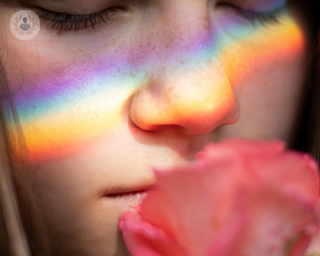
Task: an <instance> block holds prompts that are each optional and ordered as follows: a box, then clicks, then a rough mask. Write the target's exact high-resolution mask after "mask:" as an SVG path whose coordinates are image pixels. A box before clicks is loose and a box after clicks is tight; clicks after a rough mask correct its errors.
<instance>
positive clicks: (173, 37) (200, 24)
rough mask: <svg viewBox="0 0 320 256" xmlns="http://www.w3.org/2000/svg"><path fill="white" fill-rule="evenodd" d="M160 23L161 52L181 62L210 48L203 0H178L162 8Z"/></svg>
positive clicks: (207, 21)
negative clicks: (162, 48)
mask: <svg viewBox="0 0 320 256" xmlns="http://www.w3.org/2000/svg"><path fill="white" fill-rule="evenodd" d="M165 13H166V15H164V18H163V19H164V21H163V22H162V24H165V25H163V26H161V29H160V30H161V31H160V33H161V35H162V38H161V41H162V42H161V43H162V45H163V46H164V48H165V49H166V50H165V52H164V53H163V52H162V55H165V56H167V57H168V58H176V59H177V60H178V59H179V61H181V59H182V58H186V57H188V56H190V55H194V54H198V55H199V53H200V52H202V53H203V52H206V53H208V51H212V50H213V47H212V46H213V39H214V36H213V33H212V31H211V28H210V20H209V16H208V8H207V5H206V1H185V0H184V1H183V0H179V1H177V2H176V3H175V4H174V5H172V6H170V7H168V8H167V10H165Z"/></svg>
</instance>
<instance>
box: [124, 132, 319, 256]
mask: <svg viewBox="0 0 320 256" xmlns="http://www.w3.org/2000/svg"><path fill="white" fill-rule="evenodd" d="M196 159H197V161H196V162H193V163H190V165H185V166H179V167H175V168H172V169H168V170H157V169H154V172H155V175H156V177H157V180H158V183H157V186H156V188H154V189H153V190H151V191H150V192H149V193H148V195H147V196H146V197H145V199H144V201H143V202H142V204H141V206H140V207H139V210H138V212H131V211H130V212H126V213H124V214H123V216H122V217H121V219H120V220H119V228H120V231H121V232H122V235H123V238H124V241H125V244H126V246H127V248H128V250H129V251H130V253H131V254H132V255H133V256H230V255H236V256H244V255H246V256H257V255H259V256H284V255H285V256H300V255H303V253H304V252H305V251H306V249H307V247H308V245H309V243H310V239H311V238H312V236H313V235H314V234H315V233H316V232H317V230H318V226H319V218H318V215H319V214H318V211H317V210H316V209H318V208H317V205H318V198H319V176H318V166H317V164H316V162H315V161H314V160H313V159H312V158H311V157H310V156H309V155H308V154H302V153H299V152H295V151H292V150H287V151H285V144H284V143H283V142H281V141H277V140H273V141H259V140H249V139H239V138H238V139H236V138H233V139H226V140H224V141H222V142H220V143H218V144H213V143H209V144H207V145H206V146H205V148H204V151H202V152H200V153H197V154H196Z"/></svg>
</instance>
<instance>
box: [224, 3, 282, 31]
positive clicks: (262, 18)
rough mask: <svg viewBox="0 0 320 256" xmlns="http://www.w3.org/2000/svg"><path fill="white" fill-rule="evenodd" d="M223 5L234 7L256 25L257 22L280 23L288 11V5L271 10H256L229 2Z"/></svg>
mask: <svg viewBox="0 0 320 256" xmlns="http://www.w3.org/2000/svg"><path fill="white" fill-rule="evenodd" d="M221 5H223V6H225V7H228V8H232V10H233V11H235V12H236V13H237V14H238V15H240V16H242V17H243V18H245V19H246V20H248V21H249V22H250V23H251V24H252V25H255V23H256V22H259V23H260V24H261V25H262V26H266V25H268V24H271V25H272V24H279V23H280V18H282V17H283V16H284V15H285V14H286V12H287V6H286V5H283V6H281V7H280V8H277V9H275V10H273V11H269V12H255V11H251V10H247V9H243V8H240V7H237V6H235V5H232V4H228V3H225V4H221Z"/></svg>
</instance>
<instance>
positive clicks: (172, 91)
mask: <svg viewBox="0 0 320 256" xmlns="http://www.w3.org/2000/svg"><path fill="white" fill-rule="evenodd" d="M195 12H196V11H195V9H193V15H195ZM203 13H204V12H203V11H202V15H203ZM190 15H191V14H190ZM190 15H189V16H188V19H187V20H188V23H189V22H191V23H192V21H190V19H192V18H191V16H190ZM177 16H179V13H177V12H176V13H175V16H174V17H177ZM171 17H172V16H171ZM202 17H203V16H202ZM177 19H178V20H179V22H176V23H175V24H174V25H173V26H174V27H175V31H174V36H172V34H171V35H170V37H171V38H170V41H171V42H173V43H172V44H171V46H170V47H168V45H166V46H164V47H163V49H162V56H164V55H165V56H166V58H162V59H165V60H167V62H166V63H164V64H163V65H164V66H165V68H163V66H162V68H161V65H157V67H156V68H154V69H152V68H151V69H149V70H150V72H149V74H148V75H147V79H146V80H145V82H144V84H142V85H141V86H139V87H138V88H137V90H136V91H135V93H134V95H133V98H132V101H131V105H130V118H131V120H132V121H133V122H134V123H135V125H136V126H138V127H140V128H141V129H143V130H146V131H155V130H157V129H161V128H163V127H166V126H179V127H180V128H182V130H183V132H184V133H185V134H190V135H197V134H203V133H209V132H211V131H213V130H214V129H216V128H217V127H219V126H221V125H225V124H234V123H236V122H237V121H238V119H239V116H240V106H239V104H238V100H237V98H236V96H235V94H234V92H233V90H232V87H231V84H230V81H229V79H228V77H227V75H226V72H225V71H224V69H223V67H222V65H221V63H220V61H219V56H218V55H216V54H215V55H212V56H211V58H208V55H206V54H204V51H205V50H204V49H207V48H208V45H211V47H215V44H214V41H215V40H214V31H213V30H212V29H208V27H210V19H209V18H204V19H201V20H202V22H199V19H198V18H197V19H196V21H195V22H193V23H192V24H194V25H193V29H191V30H190V29H189V30H188V29H187V27H188V26H189V24H187V23H186V24H182V21H183V19H179V17H177ZM195 24H196V25H195ZM195 26H196V27H195ZM168 27H170V26H169V25H168V24H167V28H168ZM179 27H180V29H179ZM189 27H190V26H189ZM188 31H190V32H188ZM191 33H192V35H190V34H191ZM168 34H170V31H167V30H166V29H165V30H164V31H163V33H162V35H163V36H168ZM182 37H184V39H183V40H181V38H182ZM172 38H176V39H177V40H179V42H178V43H174V40H173V39H172ZM186 38H193V39H194V38H202V40H198V41H197V47H196V48H194V49H193V50H191V51H192V53H190V51H189V52H188V53H186V51H179V49H173V48H175V47H176V48H185V49H191V48H192V46H190V45H191V44H193V42H192V40H188V39H186ZM181 42H183V44H184V45H182V43H181ZM187 44H190V45H187ZM201 45H202V46H203V47H201ZM172 52H175V53H177V52H181V53H179V54H176V55H175V56H174V57H170V54H168V53H172ZM200 52H201V54H200ZM211 52H218V51H217V50H213V51H211ZM190 54H191V55H194V58H192V56H191V55H190ZM186 55H188V58H186ZM172 56H173V55H172ZM199 56H203V57H202V59H201V58H200V59H199ZM170 58H171V59H170ZM172 58H175V60H174V63H181V64H180V65H174V64H172V63H173V62H172V61H171V60H172ZM159 59H161V58H159ZM192 59H197V61H196V62H194V63H191V62H192ZM186 60H188V61H189V63H185V62H186ZM182 63H184V64H182Z"/></svg>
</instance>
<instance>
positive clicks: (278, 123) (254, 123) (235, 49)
mask: <svg viewBox="0 0 320 256" xmlns="http://www.w3.org/2000/svg"><path fill="white" fill-rule="evenodd" d="M303 31H304V30H302V28H301V27H300V26H299V25H298V24H297V23H295V22H294V21H292V20H289V21H287V22H285V23H284V24H283V25H278V26H275V27H272V28H270V29H268V28H263V29H261V30H260V31H258V32H257V33H255V34H253V35H251V36H250V37H248V38H246V39H243V40H241V41H239V42H236V43H234V44H233V45H230V48H228V51H227V50H226V51H225V54H224V55H223V56H222V62H223V65H224V66H225V68H226V70H227V72H228V76H229V78H230V82H231V84H232V87H233V90H234V92H235V94H236V95H237V97H238V99H239V101H240V106H241V117H240V120H239V122H238V123H237V124H235V127H234V129H237V130H238V131H239V133H238V134H239V135H241V136H248V135H249V136H255V137H257V138H279V139H282V140H284V141H288V140H289V137H290V136H291V132H292V127H295V126H296V124H295V122H296V117H297V113H298V112H299V108H300V107H301V100H302V98H303V95H304V88H305V82H306V80H305V79H306V76H305V75H306V71H307V70H306V63H307V56H308V53H309V52H308V51H309V49H308V43H309V42H308V41H307V36H306V35H305V34H304V33H303ZM226 129H227V130H228V129H230V128H226Z"/></svg>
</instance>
